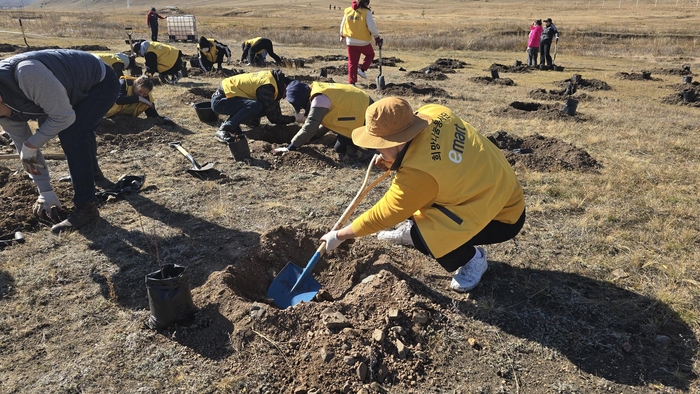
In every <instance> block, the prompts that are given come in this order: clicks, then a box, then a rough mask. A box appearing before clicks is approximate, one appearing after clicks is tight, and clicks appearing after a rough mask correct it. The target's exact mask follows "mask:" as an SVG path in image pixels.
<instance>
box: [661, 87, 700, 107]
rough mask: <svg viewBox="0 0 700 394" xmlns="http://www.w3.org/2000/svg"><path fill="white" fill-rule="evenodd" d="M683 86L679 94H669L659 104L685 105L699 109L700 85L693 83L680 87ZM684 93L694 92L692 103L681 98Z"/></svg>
mask: <svg viewBox="0 0 700 394" xmlns="http://www.w3.org/2000/svg"><path fill="white" fill-rule="evenodd" d="M681 86H684V87H683V89H682V90H681V91H679V92H676V93H673V94H670V95H668V96H666V97H664V98H662V99H661V102H662V103H664V104H671V105H679V104H680V105H686V106H689V107H697V108H700V84H698V83H697V82H693V83H692V84H684V85H681ZM686 91H692V92H694V96H695V98H694V101H692V102H686V101H685V99H684V98H683V95H684V94H685V92H686Z"/></svg>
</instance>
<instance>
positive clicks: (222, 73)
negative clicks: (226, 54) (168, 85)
mask: <svg viewBox="0 0 700 394" xmlns="http://www.w3.org/2000/svg"><path fill="white" fill-rule="evenodd" d="M188 72H189V77H208V78H220V79H224V78H228V77H232V76H234V75H238V74H244V73H245V70H242V69H236V68H232V69H228V68H225V67H222V68H221V70H218V69H216V70H212V71H204V70H202V69H201V68H199V67H192V68H190V69H189V70H188Z"/></svg>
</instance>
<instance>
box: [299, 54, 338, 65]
mask: <svg viewBox="0 0 700 394" xmlns="http://www.w3.org/2000/svg"><path fill="white" fill-rule="evenodd" d="M303 60H304V62H305V63H307V64H308V63H315V62H347V61H348V57H347V56H346V55H326V56H320V55H316V56H312V57H307V58H304V59H303Z"/></svg>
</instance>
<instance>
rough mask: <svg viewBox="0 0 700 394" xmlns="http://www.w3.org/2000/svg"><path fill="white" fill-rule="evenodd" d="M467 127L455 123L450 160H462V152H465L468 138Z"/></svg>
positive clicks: (456, 162) (455, 161)
mask: <svg viewBox="0 0 700 394" xmlns="http://www.w3.org/2000/svg"><path fill="white" fill-rule="evenodd" d="M466 130H467V129H466V128H464V127H460V126H459V125H458V124H455V134H454V139H453V140H452V150H450V152H449V153H448V154H447V157H449V158H450V161H451V162H453V163H455V164H459V163H461V162H462V153H464V142H465V141H466V140H467V134H466V133H465V131H466Z"/></svg>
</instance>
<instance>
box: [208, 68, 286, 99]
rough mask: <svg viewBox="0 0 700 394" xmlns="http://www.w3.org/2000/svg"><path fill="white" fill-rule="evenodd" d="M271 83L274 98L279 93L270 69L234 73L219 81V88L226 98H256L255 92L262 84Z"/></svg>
mask: <svg viewBox="0 0 700 394" xmlns="http://www.w3.org/2000/svg"><path fill="white" fill-rule="evenodd" d="M267 84H271V85H272V86H274V87H275V99H276V98H277V96H278V95H279V88H278V87H277V81H275V77H274V76H273V75H272V71H259V72H256V73H248V74H239V75H234V76H233V77H229V78H226V79H224V80H223V81H221V88H222V89H223V91H224V94H225V95H226V98H232V97H244V98H247V99H251V100H256V99H257V95H256V92H257V90H258V88H259V87H260V86H262V85H267Z"/></svg>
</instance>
